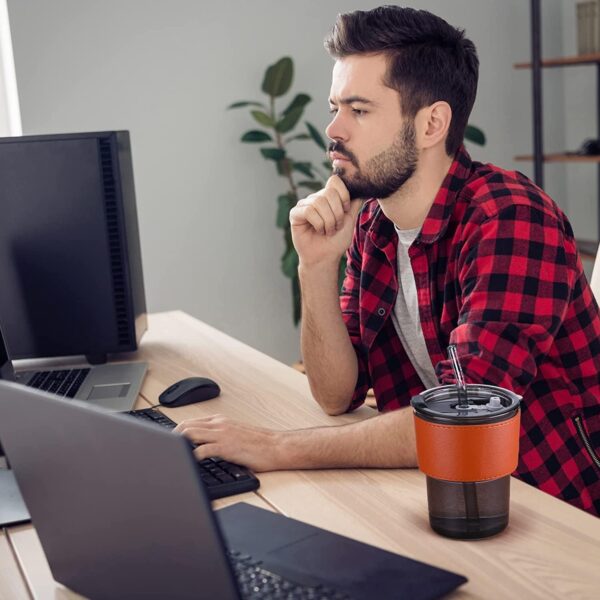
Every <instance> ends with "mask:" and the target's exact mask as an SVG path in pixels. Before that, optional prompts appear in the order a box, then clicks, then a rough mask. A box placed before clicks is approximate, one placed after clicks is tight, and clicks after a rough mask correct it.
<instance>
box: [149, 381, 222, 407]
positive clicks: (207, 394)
mask: <svg viewBox="0 0 600 600" xmlns="http://www.w3.org/2000/svg"><path fill="white" fill-rule="evenodd" d="M220 393H221V388H220V387H219V386H218V384H217V383H216V382H214V381H213V380H212V379H208V377H188V378H187V379H182V380H181V381H178V382H177V383H174V384H173V385H172V386H170V387H168V388H167V389H166V390H165V391H164V392H163V393H162V394H161V395H160V396H159V397H158V401H159V402H160V403H161V404H162V405H163V406H168V407H169V408H176V407H177V406H185V405H186V404H194V403H195V402H203V401H204V400H210V399H211V398H216V397H217V396H218V395H219V394H220Z"/></svg>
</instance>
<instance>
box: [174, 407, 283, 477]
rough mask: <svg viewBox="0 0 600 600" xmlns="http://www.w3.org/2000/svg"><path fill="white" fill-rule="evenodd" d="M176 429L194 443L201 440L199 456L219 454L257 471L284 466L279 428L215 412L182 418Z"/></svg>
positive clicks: (198, 450)
mask: <svg viewBox="0 0 600 600" xmlns="http://www.w3.org/2000/svg"><path fill="white" fill-rule="evenodd" d="M174 432H175V433H180V434H182V435H184V436H185V437H186V438H188V439H189V440H190V441H191V442H193V443H194V444H202V445H201V446H198V448H196V449H195V450H194V456H195V457H196V459H197V460H204V459H205V458H210V457H211V456H219V457H221V458H223V459H224V460H227V461H230V462H233V463H237V464H239V465H244V466H245V467H248V468H249V469H251V470H252V471H254V472H256V473H259V472H261V471H274V470H277V469H282V468H285V465H284V464H283V463H282V461H281V448H278V436H279V432H277V431H271V430H269V429H263V428H259V427H252V426H250V425H241V424H240V423H237V422H235V421H232V420H231V419H229V418H228V417H224V416H223V415H213V416H211V417H201V418H196V419H188V420H186V421H182V422H181V423H180V424H179V425H177V427H176V428H175V429H174Z"/></svg>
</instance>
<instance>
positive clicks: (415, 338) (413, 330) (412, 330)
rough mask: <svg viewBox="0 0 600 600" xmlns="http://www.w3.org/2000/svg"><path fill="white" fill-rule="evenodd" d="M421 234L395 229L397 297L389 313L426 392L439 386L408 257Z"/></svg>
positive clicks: (411, 230)
mask: <svg viewBox="0 0 600 600" xmlns="http://www.w3.org/2000/svg"><path fill="white" fill-rule="evenodd" d="M420 231H421V228H420V227H418V228H417V229H398V228H397V227H396V233H397V234H398V296H397V297H396V304H395V305H394V310H393V312H392V321H393V322H394V327H395V328H396V332H397V333H398V337H399V338H400V341H401V342H402V345H403V346H404V349H405V350H406V354H407V355H408V358H409V360H410V362H411V363H412V364H413V366H414V368H415V371H416V372H417V374H418V375H419V377H420V378H421V381H422V382H423V385H424V386H425V388H427V389H429V388H432V387H435V386H437V385H439V382H438V379H437V377H436V376H435V370H434V368H433V364H432V363H431V358H429V353H428V352H427V346H426V345H425V338H424V337H423V329H422V328H421V318H420V316H419V301H418V298H417V284H416V283H415V275H414V273H413V270H412V265H411V263H410V257H409V256H408V249H409V248H410V246H411V244H412V243H413V242H414V241H415V239H416V238H417V236H418V235H419V232H420Z"/></svg>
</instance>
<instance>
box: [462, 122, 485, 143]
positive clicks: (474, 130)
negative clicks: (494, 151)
mask: <svg viewBox="0 0 600 600" xmlns="http://www.w3.org/2000/svg"><path fill="white" fill-rule="evenodd" d="M465 140H469V141H470V142H473V143H474V144H479V145H480V146H485V133H483V131H481V129H479V127H475V125H467V127H466V128H465Z"/></svg>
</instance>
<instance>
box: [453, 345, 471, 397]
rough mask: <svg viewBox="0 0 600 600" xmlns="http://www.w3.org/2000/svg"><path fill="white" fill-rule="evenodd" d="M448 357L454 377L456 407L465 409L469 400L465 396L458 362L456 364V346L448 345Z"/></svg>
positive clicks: (464, 387)
mask: <svg viewBox="0 0 600 600" xmlns="http://www.w3.org/2000/svg"><path fill="white" fill-rule="evenodd" d="M448 356H450V360H451V361H452V368H453V369H454V376H455V377H456V388H457V390H458V407H459V408H467V407H468V406H469V398H468V396H467V385H466V384H465V376H464V374H463V370H462V367H461V366H460V362H458V354H457V352H456V345H455V344H450V345H449V346H448Z"/></svg>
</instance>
